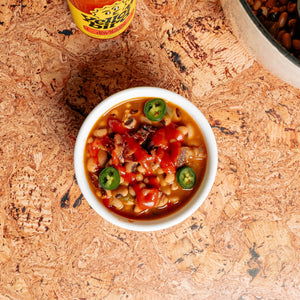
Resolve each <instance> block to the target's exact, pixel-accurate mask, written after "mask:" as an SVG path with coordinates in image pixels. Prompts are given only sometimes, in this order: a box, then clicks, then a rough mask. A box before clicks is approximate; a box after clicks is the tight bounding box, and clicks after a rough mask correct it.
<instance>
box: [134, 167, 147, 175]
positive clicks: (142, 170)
mask: <svg viewBox="0 0 300 300" xmlns="http://www.w3.org/2000/svg"><path fill="white" fill-rule="evenodd" d="M136 170H137V171H138V172H139V173H141V174H145V172H146V169H145V168H144V167H143V166H142V165H139V166H138V167H137V168H136Z"/></svg>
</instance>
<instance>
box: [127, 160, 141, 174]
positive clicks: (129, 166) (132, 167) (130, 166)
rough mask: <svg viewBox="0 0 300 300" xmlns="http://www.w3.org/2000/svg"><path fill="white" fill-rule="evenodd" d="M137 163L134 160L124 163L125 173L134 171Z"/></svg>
mask: <svg viewBox="0 0 300 300" xmlns="http://www.w3.org/2000/svg"><path fill="white" fill-rule="evenodd" d="M137 165H138V163H137V162H135V161H128V162H126V163H125V168H126V172H127V173H132V172H135V170H136V167H137Z"/></svg>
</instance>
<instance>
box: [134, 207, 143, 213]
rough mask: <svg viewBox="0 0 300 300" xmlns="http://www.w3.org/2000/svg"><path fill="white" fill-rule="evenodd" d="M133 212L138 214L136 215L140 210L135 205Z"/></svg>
mask: <svg viewBox="0 0 300 300" xmlns="http://www.w3.org/2000/svg"><path fill="white" fill-rule="evenodd" d="M133 211H134V212H135V213H136V214H138V213H140V212H141V211H142V210H141V209H140V207H139V206H138V205H135V206H134V209H133Z"/></svg>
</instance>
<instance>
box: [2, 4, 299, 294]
mask: <svg viewBox="0 0 300 300" xmlns="http://www.w3.org/2000/svg"><path fill="white" fill-rule="evenodd" d="M0 11H1V14H0V16H1V20H0V21H1V22H2V23H1V24H2V25H0V27H1V36H0V39H1V43H0V65H1V68H0V91H1V93H0V111H1V116H0V140H1V145H0V159H1V172H0V196H1V201H0V268H1V272H0V283H1V284H0V295H1V299H298V298H299V297H300V291H299V284H300V280H299V279H300V278H299V247H300V227H299V222H300V215H299V214H300V209H299V201H298V199H299V190H300V189H299V185H300V182H299V170H300V152H299V128H300V126H299V125H300V124H299V122H300V115H299V114H300V113H299V107H300V92H299V90H296V89H294V88H292V87H291V86H289V85H287V84H285V83H284V82H282V81H280V80H279V79H277V78H275V77H274V76H272V75H271V74H269V73H268V72H266V71H265V70H263V69H262V68H261V67H260V66H259V65H258V64H257V63H256V62H255V61H254V59H253V57H251V56H249V55H248V54H247V53H246V52H245V50H244V49H243V48H242V47H241V45H240V44H239V42H238V41H237V40H236V39H235V37H234V36H233V35H232V32H231V31H230V27H228V25H227V22H226V20H225V18H224V15H223V13H222V10H221V8H220V5H219V3H218V1H196V0H195V1H187V0H186V1H179V0H178V1H175V0H174V1H157V0H156V1H149V0H139V1H137V11H136V15H135V18H134V20H133V23H132V24H131V25H130V28H129V29H128V30H127V31H126V32H125V33H124V34H122V36H120V37H117V38H115V39H113V40H107V41H98V40H94V39H90V38H88V37H87V36H85V35H84V34H83V33H81V32H79V31H78V29H77V28H76V26H75V24H74V23H73V21H72V18H71V16H70V13H69V10H68V7H67V5H66V2H65V1H39V2H38V3H33V2H30V1H22V2H19V1H4V2H3V5H2V6H1V8H0ZM142 85H150V86H158V87H163V88H167V89H170V90H173V91H175V92H178V93H179V94H181V95H183V96H185V97H187V98H188V99H189V100H190V101H192V102H193V103H194V104H195V105H196V106H197V107H199V108H200V109H201V111H202V112H203V113H204V115H205V116H206V117H207V119H208V120H209V122H210V124H211V126H212V128H213V131H214V133H215V136H216V140H217V144H218V151H219V165H218V173H217V177H216V181H215V184H214V187H213V188H212V190H211V193H210V195H209V197H208V198H207V199H206V201H205V202H204V204H203V205H202V207H201V208H200V209H199V210H198V211H197V212H196V213H195V214H194V215H193V216H192V217H190V218H189V219H187V220H186V221H185V222H183V223H182V224H179V225H177V226H175V227H174V228H170V229H166V230H163V231H159V232H155V233H136V232H130V231H127V230H122V229H120V228H117V227H115V226H113V225H111V224H109V223H107V222H106V221H104V220H103V219H101V218H100V217H99V216H98V215H97V214H96V213H95V212H94V211H93V210H92V209H91V208H90V206H89V205H88V203H87V202H86V200H85V199H84V197H83V196H82V194H81V192H80V190H79V187H78V185H77V182H76V179H75V177H74V169H73V148H74V141H75V138H76V135H77V133H78V130H79V128H80V125H81V124H82V122H83V120H84V118H85V116H86V115H87V114H88V113H89V112H90V111H91V110H92V108H93V107H94V106H95V105H96V104H98V103H99V102H100V101H102V100H103V99H104V98H106V97H107V96H109V95H111V94H113V93H114V92H117V91H120V90H122V89H124V88H128V87H135V86H142Z"/></svg>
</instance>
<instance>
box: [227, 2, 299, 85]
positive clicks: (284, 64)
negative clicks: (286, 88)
mask: <svg viewBox="0 0 300 300" xmlns="http://www.w3.org/2000/svg"><path fill="white" fill-rule="evenodd" d="M241 1H242V0H221V5H222V8H223V10H224V13H225V16H226V18H227V19H228V20H229V22H230V24H231V26H232V30H233V33H234V34H235V36H236V37H237V38H238V40H239V41H240V42H241V43H242V45H243V46H244V47H245V49H246V50H247V51H248V52H249V53H250V54H252V55H253V56H254V57H255V59H256V60H257V61H258V62H259V63H260V64H261V65H262V66H263V67H264V68H266V69H267V70H268V71H270V72H271V73H272V74H274V75H275V76H277V77H279V78H281V79H282V80H284V81H285V82H287V83H289V84H291V85H293V86H295V87H297V88H300V62H299V63H297V62H295V61H296V58H288V56H289V54H288V52H287V51H286V50H284V48H283V47H282V46H281V45H279V43H277V42H275V39H273V40H274V41H273V42H271V41H270V39H268V38H267V37H266V36H267V35H269V34H268V33H267V32H263V31H262V30H261V29H260V28H258V26H257V25H256V24H255V23H254V21H253V20H252V19H251V17H250V16H249V14H248V12H247V11H246V10H245V8H244V7H243V5H242V4H241ZM244 2H246V0H244ZM269 36H270V35H269ZM270 37H271V36H270ZM280 48H281V49H280ZM279 49H280V50H279ZM285 52H286V53H285ZM293 59H294V60H295V61H293Z"/></svg>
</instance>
